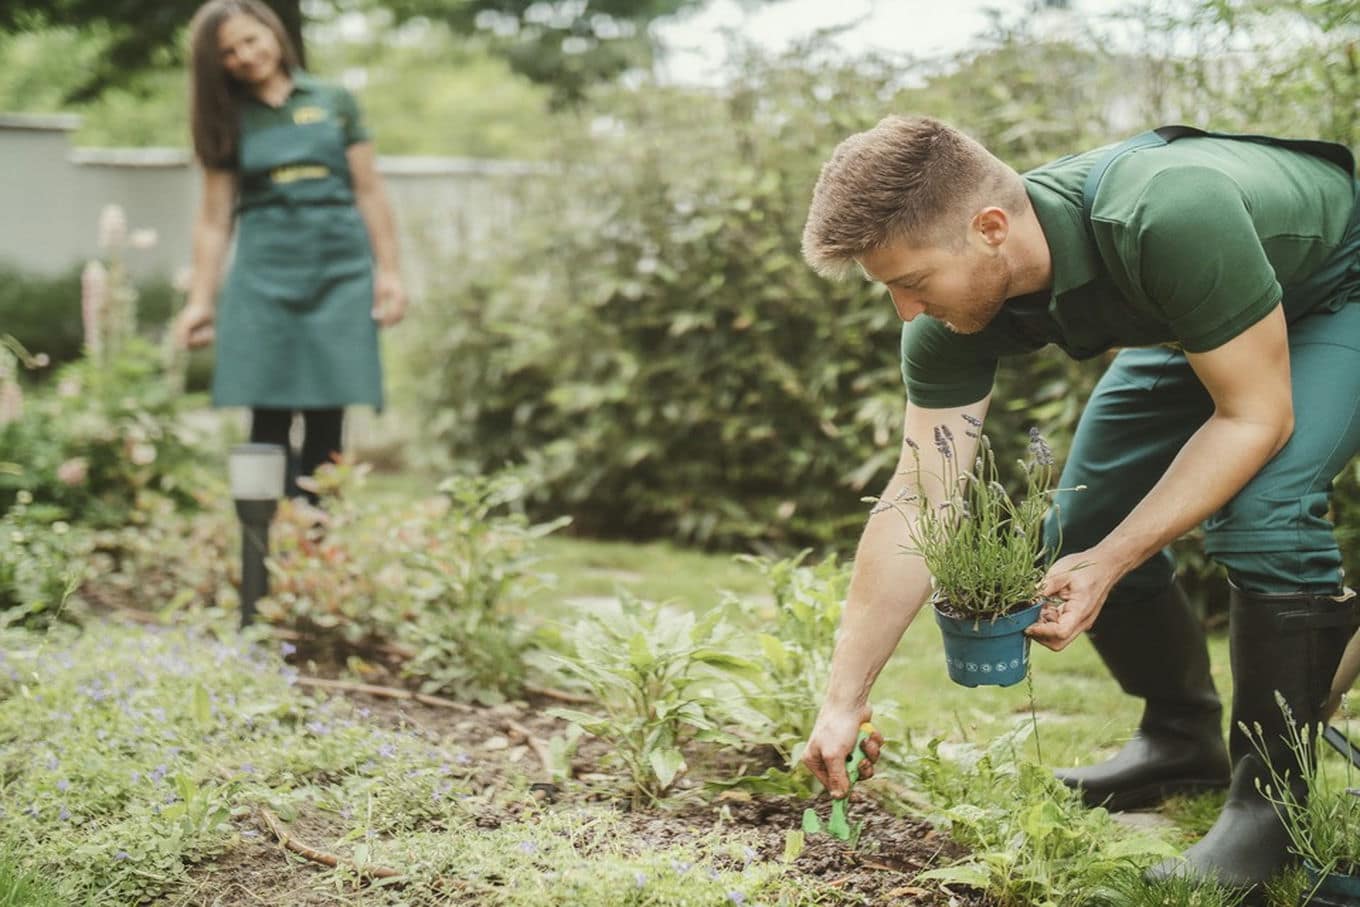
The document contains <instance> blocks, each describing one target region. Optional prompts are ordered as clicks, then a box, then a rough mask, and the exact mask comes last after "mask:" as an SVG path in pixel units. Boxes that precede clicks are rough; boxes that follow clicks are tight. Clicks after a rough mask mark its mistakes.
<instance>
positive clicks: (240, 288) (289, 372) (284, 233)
mask: <svg viewBox="0 0 1360 907" xmlns="http://www.w3.org/2000/svg"><path fill="white" fill-rule="evenodd" d="M190 41H191V45H190V52H191V124H192V130H193V143H194V152H195V155H196V156H197V158H198V160H199V163H200V164H201V165H202V167H203V192H202V198H201V201H200V204H199V209H198V215H197V217H196V219H195V221H194V228H193V231H194V232H193V250H194V251H193V280H192V283H191V286H190V290H189V299H188V303H187V305H186V306H185V308H184V311H183V312H182V313H181V315H180V317H179V318H178V319H177V321H176V324H175V335H176V338H177V340H178V341H179V342H180V344H181V345H183V346H201V345H203V344H206V343H209V342H212V341H213V339H214V335H215V337H216V344H217V353H216V365H215V369H214V373H213V404H214V405H215V406H248V407H250V408H251V429H250V439H251V440H252V441H256V442H262V443H268V444H281V445H283V446H284V447H288V435H289V428H290V426H291V424H292V419H293V414H294V413H295V412H301V413H302V416H303V422H304V428H305V431H304V441H303V445H302V451H301V455H300V457H299V459H298V461H297V462H296V464H294V469H292V470H290V474H292V475H303V476H306V475H311V473H312V472H313V471H314V470H315V469H316V467H317V466H319V465H320V464H321V463H323V462H325V461H326V460H327V459H329V458H331V457H332V456H333V455H335V454H337V453H339V451H340V449H341V429H342V424H343V419H344V408H345V407H346V406H348V405H350V404H368V405H370V406H373V407H374V408H376V409H381V408H382V402H383V395H382V372H381V365H380V363H379V358H378V326H379V325H382V326H384V327H386V326H389V325H393V324H396V323H397V322H398V321H400V320H401V318H402V316H403V315H404V314H405V311H406V294H405V290H404V289H403V287H402V282H401V278H400V276H399V274H398V265H397V243H396V230H395V227H394V223H393V217H392V209H391V206H390V204H389V203H388V200H387V194H386V192H385V191H384V189H383V185H382V181H381V179H380V177H379V176H378V173H377V168H376V165H375V155H374V151H373V144H372V142H371V141H370V140H369V136H368V133H367V131H366V130H365V129H364V125H363V122H362V120H361V118H360V115H359V109H358V106H357V105H356V104H355V102H354V98H353V97H352V96H351V95H350V94H349V92H347V91H345V90H344V89H343V88H341V87H339V86H336V85H331V84H328V83H326V82H322V81H320V80H318V79H316V78H313V77H312V76H310V75H308V74H307V73H306V72H304V71H303V70H302V69H301V67H300V66H299V65H298V62H297V53H296V51H295V50H294V48H293V45H292V42H291V41H290V39H289V37H288V34H287V32H286V31H285V30H284V27H283V24H282V22H280V21H279V18H278V16H276V15H275V14H274V12H273V11H272V10H271V9H269V7H267V6H265V5H264V4H263V3H262V2H259V0H210V2H208V3H206V4H204V5H203V6H202V7H201V8H200V9H199V10H198V12H197V13H196V14H195V15H194V18H193V21H192V23H191V25H190ZM234 228H236V229H235V232H236V233H237V236H236V251H235V256H234V259H233V262H232V266H231V269H230V272H229V274H228V275H227V279H226V281H225V283H224V284H223V285H222V288H221V299H220V305H219V300H218V299H217V296H218V292H217V290H218V280H219V275H220V274H221V272H222V265H223V261H224V259H225V258H226V256H227V252H228V249H229V247H230V243H231V237H232V233H233V230H234ZM295 493H296V491H295V490H294V488H293V487H291V483H290V491H289V494H290V495H292V494H295Z"/></svg>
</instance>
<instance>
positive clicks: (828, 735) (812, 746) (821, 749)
mask: <svg viewBox="0 0 1360 907" xmlns="http://www.w3.org/2000/svg"><path fill="white" fill-rule="evenodd" d="M873 711H874V710H873V709H872V708H870V707H869V706H868V705H865V706H864V707H862V708H859V709H841V708H835V707H833V706H832V705H831V704H830V703H828V704H826V705H824V706H822V711H821V713H820V714H819V715H818V716H817V724H816V726H815V727H813V729H812V736H810V737H808V743H807V749H805V750H804V751H803V764H804V765H806V766H807V767H808V768H809V769H811V770H812V774H814V775H816V776H817V780H818V781H820V782H822V785H823V786H824V787H826V789H827V790H829V791H830V792H831V796H832V797H833V798H835V799H837V800H839V799H840V798H841V797H844V796H845V795H846V794H848V793H850V776H849V775H848V774H847V773H846V771H845V761H846V760H847V759H848V758H850V754H851V753H853V752H854V751H855V739H856V738H857V737H858V736H859V726H860V725H861V724H863V723H864V722H866V721H868V720H869V718H870V716H871V715H872V714H873ZM882 749H883V735H882V734H880V733H879V732H878V731H874V732H873V733H872V734H870V735H869V737H868V739H867V740H865V741H864V761H863V762H861V763H860V766H859V779H860V780H861V781H865V780H868V779H869V778H872V777H873V776H874V763H875V762H877V761H878V756H879V754H880V753H881V752H882Z"/></svg>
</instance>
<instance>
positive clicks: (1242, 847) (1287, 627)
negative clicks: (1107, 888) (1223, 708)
mask: <svg viewBox="0 0 1360 907" xmlns="http://www.w3.org/2000/svg"><path fill="white" fill-rule="evenodd" d="M1354 605H1355V599H1354V598H1346V597H1342V596H1337V597H1332V596H1323V595H1307V594H1298V595H1260V594H1256V593H1251V592H1245V591H1243V590H1241V589H1238V588H1236V587H1233V589H1232V592H1231V604H1230V611H1229V619H1230V621H1231V625H1230V633H1231V645H1230V651H1231V656H1232V672H1233V708H1232V728H1231V731H1230V733H1229V749H1230V751H1231V753H1232V760H1233V775H1232V786H1231V787H1230V788H1229V790H1228V799H1227V802H1226V803H1225V804H1224V806H1223V812H1222V813H1220V814H1219V817H1218V819H1217V821H1215V822H1214V825H1213V827H1212V828H1210V829H1209V832H1208V834H1206V835H1205V836H1204V838H1203V839H1202V840H1201V841H1199V842H1198V843H1197V844H1195V845H1194V846H1193V847H1191V848H1190V849H1189V850H1188V851H1186V853H1185V855H1184V858H1183V859H1180V860H1168V861H1166V862H1163V863H1160V864H1158V865H1157V866H1154V867H1153V868H1152V869H1150V870H1148V873H1147V877H1148V878H1149V879H1150V880H1157V879H1165V878H1169V877H1171V876H1192V877H1195V878H1199V879H1205V880H1214V881H1216V882H1218V883H1219V884H1223V885H1228V886H1231V887H1234V888H1249V889H1254V888H1256V886H1258V885H1260V884H1261V883H1262V882H1264V881H1266V880H1267V879H1270V878H1271V877H1273V876H1274V875H1275V874H1276V873H1278V872H1279V871H1280V870H1281V869H1283V868H1284V867H1285V866H1286V865H1288V864H1289V863H1290V861H1291V855H1290V852H1289V836H1288V834H1287V833H1286V832H1285V828H1284V823H1283V822H1281V821H1280V817H1279V815H1278V814H1277V813H1276V811H1275V807H1274V806H1273V805H1272V804H1271V803H1270V801H1269V800H1267V799H1266V798H1265V797H1263V796H1262V795H1261V794H1260V793H1259V792H1258V791H1257V787H1256V785H1257V782H1258V781H1259V782H1260V783H1261V784H1263V785H1264V784H1269V783H1270V780H1271V778H1270V771H1269V769H1267V767H1266V764H1265V762H1264V761H1263V760H1262V756H1261V751H1260V750H1258V746H1260V747H1261V749H1263V750H1264V752H1265V753H1266V754H1267V755H1268V757H1269V759H1270V763H1271V765H1272V766H1273V767H1274V770H1275V772H1277V773H1278V774H1279V775H1282V776H1283V775H1284V774H1285V773H1286V772H1288V774H1289V777H1290V778H1292V779H1296V787H1295V789H1294V791H1293V792H1294V794H1295V796H1297V797H1299V798H1300V802H1302V800H1303V798H1304V797H1306V796H1307V791H1306V789H1304V787H1305V786H1304V785H1303V784H1302V783H1301V782H1297V779H1300V778H1301V777H1303V776H1305V775H1306V774H1307V773H1308V770H1309V769H1310V768H1311V767H1310V766H1306V765H1301V764H1300V763H1299V760H1298V758H1297V755H1296V752H1295V750H1293V749H1292V748H1291V747H1290V746H1289V740H1290V736H1289V726H1288V724H1287V719H1286V715H1285V711H1284V709H1283V708H1282V707H1281V705H1280V702H1281V701H1283V702H1284V703H1285V704H1286V705H1287V706H1288V708H1289V711H1290V713H1291V714H1292V720H1293V722H1294V723H1295V725H1296V727H1298V728H1300V729H1303V730H1302V732H1303V733H1304V734H1306V735H1309V736H1311V734H1310V732H1309V731H1308V730H1307V729H1309V728H1311V729H1313V730H1314V731H1315V730H1316V726H1317V724H1318V722H1319V721H1320V720H1321V716H1322V706H1323V704H1324V703H1325V702H1326V700H1327V694H1328V692H1329V688H1330V686H1331V682H1332V677H1333V675H1334V674H1335V673H1336V668H1337V664H1338V663H1339V662H1340V660H1341V653H1342V651H1343V650H1344V649H1345V647H1346V643H1347V642H1348V641H1349V640H1350V637H1351V634H1352V633H1353V632H1354V629H1355V626H1356V610H1355V607H1354ZM1277 696H1278V698H1277ZM1243 725H1246V726H1247V727H1250V728H1253V729H1255V728H1259V729H1260V736H1259V737H1258V738H1257V742H1256V743H1255V744H1254V743H1253V741H1252V738H1251V737H1248V735H1247V734H1246V732H1244V731H1243V729H1242V726H1243ZM1253 735H1254V732H1253ZM1314 742H1316V741H1314ZM1313 751H1314V752H1316V750H1315V749H1314V750H1313Z"/></svg>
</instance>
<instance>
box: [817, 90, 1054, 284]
mask: <svg viewBox="0 0 1360 907" xmlns="http://www.w3.org/2000/svg"><path fill="white" fill-rule="evenodd" d="M985 204H993V205H998V206H999V207H1001V208H1003V209H1005V210H1006V211H1007V212H1008V213H1011V214H1018V213H1020V212H1022V211H1024V210H1025V207H1026V206H1027V205H1028V204H1029V199H1028V196H1026V194H1025V187H1024V183H1023V182H1022V181H1021V180H1020V177H1019V176H1018V175H1017V174H1016V172H1015V171H1014V170H1012V169H1011V168H1010V167H1008V166H1006V165H1005V164H1003V163H1002V162H1001V161H999V160H997V159H996V158H995V157H993V156H992V154H991V153H990V152H989V151H987V149H986V148H983V147H982V146H981V145H979V144H978V143H977V142H975V141H973V140H972V139H970V138H968V136H966V135H964V134H963V133H962V132H959V131H958V130H957V129H955V128H954V127H952V126H950V125H948V124H947V123H942V122H940V121H939V120H936V119H932V118H930V117H900V116H890V117H885V118H884V119H883V120H881V121H879V123H878V125H877V126H875V127H874V128H873V129H870V130H869V131H868V132H860V133H856V134H855V135H852V136H850V137H849V138H848V139H846V140H845V141H843V142H841V143H840V145H838V146H837V147H836V150H835V151H834V152H833V153H832V155H831V159H830V160H829V161H827V162H826V163H825V164H824V165H822V173H821V176H819V177H818V178H817V186H816V188H815V189H813V190H812V207H811V209H810V210H809V211H808V219H807V224H806V225H805V226H804V227H803V257H804V258H805V259H807V262H808V264H810V265H812V267H813V268H814V269H815V270H816V271H817V273H819V274H821V275H823V276H824V277H843V276H845V275H846V274H847V273H849V272H851V271H852V270H853V268H854V265H855V259H857V258H859V257H860V256H862V255H864V254H865V253H867V252H870V251H872V250H874V249H877V248H880V247H881V246H884V245H886V244H887V243H889V242H892V241H896V240H905V241H907V242H908V243H910V244H912V245H914V246H926V245H956V244H957V243H958V242H961V241H962V238H963V236H964V227H965V225H966V221H965V217H966V216H968V215H971V214H972V212H974V211H976V210H977V209H978V208H980V207H982V206H983V205H985Z"/></svg>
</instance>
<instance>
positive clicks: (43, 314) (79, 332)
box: [0, 265, 180, 364]
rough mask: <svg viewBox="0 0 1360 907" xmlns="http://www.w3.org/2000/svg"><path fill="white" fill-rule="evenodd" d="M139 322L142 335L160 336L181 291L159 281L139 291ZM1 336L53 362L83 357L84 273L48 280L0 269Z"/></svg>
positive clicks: (143, 284)
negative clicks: (7, 337) (14, 340)
mask: <svg viewBox="0 0 1360 907" xmlns="http://www.w3.org/2000/svg"><path fill="white" fill-rule="evenodd" d="M137 293H138V298H137V323H138V326H139V328H140V330H141V332H142V333H144V334H146V335H148V336H153V337H159V335H160V332H161V331H162V330H163V329H164V328H165V326H166V325H167V324H168V323H169V321H170V317H171V314H172V313H173V312H174V311H175V310H176V309H177V308H178V306H179V296H180V294H179V292H178V291H176V290H175V288H174V287H173V286H171V285H170V282H169V281H168V280H165V279H162V278H156V279H152V280H147V281H143V282H141V283H139V284H138V286H137ZM0 333H5V334H9V335H11V336H13V337H14V338H15V339H16V340H18V341H19V342H20V343H22V344H23V345H24V346H25V347H27V348H28V349H29V350H31V351H33V352H34V353H46V354H47V355H48V356H49V357H50V358H51V360H52V362H53V363H58V364H60V363H65V362H73V361H75V360H76V359H79V358H80V353H81V348H82V346H83V345H84V343H85V335H84V331H83V329H82V327H81V321H80V269H79V268H76V269H74V270H71V271H68V272H66V273H64V274H59V275H55V276H47V275H41V274H33V273H29V272H26V271H24V270H22V269H21V268H18V267H15V266H12V265H0Z"/></svg>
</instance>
